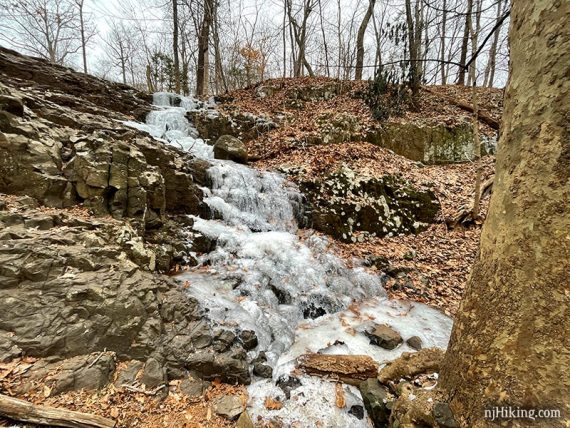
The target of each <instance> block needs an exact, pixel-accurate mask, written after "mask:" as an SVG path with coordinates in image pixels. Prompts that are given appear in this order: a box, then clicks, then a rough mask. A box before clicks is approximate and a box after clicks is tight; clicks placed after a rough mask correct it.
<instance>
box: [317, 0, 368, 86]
mask: <svg viewBox="0 0 570 428" xmlns="http://www.w3.org/2000/svg"><path fill="white" fill-rule="evenodd" d="M318 1H319V17H320V19H321V34H322V35H323V48H324V49H325V73H326V75H327V77H330V75H331V73H330V67H329V46H328V43H327V36H326V34H325V24H324V17H323V5H322V2H321V0H318ZM374 1H376V0H374Z"/></svg>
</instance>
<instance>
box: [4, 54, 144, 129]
mask: <svg viewBox="0 0 570 428" xmlns="http://www.w3.org/2000/svg"><path fill="white" fill-rule="evenodd" d="M0 75H2V82H4V83H5V84H6V82H9V83H10V86H12V87H14V88H20V89H24V88H25V89H26V91H27V92H28V91H29V92H32V93H33V94H42V95H44V96H45V100H46V101H49V102H50V103H53V104H55V105H60V106H65V107H67V108H70V109H73V110H76V111H80V112H86V113H96V114H101V113H105V112H104V111H103V112H102V111H101V106H104V107H105V110H106V114H104V115H105V116H107V117H109V118H113V117H114V116H116V115H114V114H113V113H122V114H124V115H129V116H133V117H134V118H135V119H137V120H144V118H145V116H146V114H147V113H148V112H149V111H150V110H151V108H150V103H151V101H152V96H151V95H150V94H146V93H144V92H141V91H137V90H136V89H134V88H132V87H130V86H127V85H123V84H121V83H114V82H110V81H107V80H102V79H98V78H96V77H94V76H91V75H89V74H84V73H78V72H76V71H74V70H72V69H71V68H67V67H63V66H60V65H57V64H54V63H51V62H49V61H47V60H44V59H41V58H32V57H29V56H25V55H21V54H19V53H17V52H14V51H12V50H9V49H6V48H2V47H0ZM33 102H34V100H33V99H29V100H28V99H26V105H27V106H28V107H30V108H33V105H29V104H28V103H32V104H33ZM55 115H56V114H55V112H54V116H55Z"/></svg>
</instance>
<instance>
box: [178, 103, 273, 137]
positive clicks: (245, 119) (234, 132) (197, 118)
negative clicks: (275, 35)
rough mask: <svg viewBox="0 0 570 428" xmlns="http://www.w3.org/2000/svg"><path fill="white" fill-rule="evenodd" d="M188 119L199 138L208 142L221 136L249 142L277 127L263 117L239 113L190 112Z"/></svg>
mask: <svg viewBox="0 0 570 428" xmlns="http://www.w3.org/2000/svg"><path fill="white" fill-rule="evenodd" d="M188 119H189V120H190V121H191V122H192V124H193V125H194V126H195V127H196V129H197V130H198V132H199V133H200V136H201V137H202V138H204V139H206V140H210V141H216V140H217V139H218V138H220V137H221V136H222V135H231V136H233V137H236V138H240V139H241V140H243V141H250V140H253V139H255V138H257V137H258V136H259V135H261V134H263V133H264V132H268V131H271V130H272V129H275V128H277V126H278V124H277V123H276V121H273V120H271V119H269V118H267V117H265V116H256V115H254V114H252V113H247V112H240V111H235V112H234V111H230V112H215V113H213V112H208V111H200V110H197V111H190V112H188Z"/></svg>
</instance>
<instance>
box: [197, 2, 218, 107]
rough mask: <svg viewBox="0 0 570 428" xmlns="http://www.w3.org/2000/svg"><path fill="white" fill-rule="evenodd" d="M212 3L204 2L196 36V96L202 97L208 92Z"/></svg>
mask: <svg viewBox="0 0 570 428" xmlns="http://www.w3.org/2000/svg"><path fill="white" fill-rule="evenodd" d="M213 1H214V0H204V14H203V17H202V24H201V26H200V32H199V35H198V69H197V72H196V96H199V97H200V96H204V95H206V94H207V92H208V80H209V78H208V71H209V52H208V50H209V41H210V27H211V26H212V12H213V7H212V6H213V4H212V3H213Z"/></svg>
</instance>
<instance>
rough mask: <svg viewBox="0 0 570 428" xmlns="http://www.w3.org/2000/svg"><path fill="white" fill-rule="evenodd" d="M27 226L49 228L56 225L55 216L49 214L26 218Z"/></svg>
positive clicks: (25, 223) (25, 224)
mask: <svg viewBox="0 0 570 428" xmlns="http://www.w3.org/2000/svg"><path fill="white" fill-rule="evenodd" d="M24 226H25V227H26V228H37V229H39V230H48V229H51V228H52V227H53V226H54V221H53V217H52V216H49V215H37V216H34V217H32V218H28V219H26V220H24Z"/></svg>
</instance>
